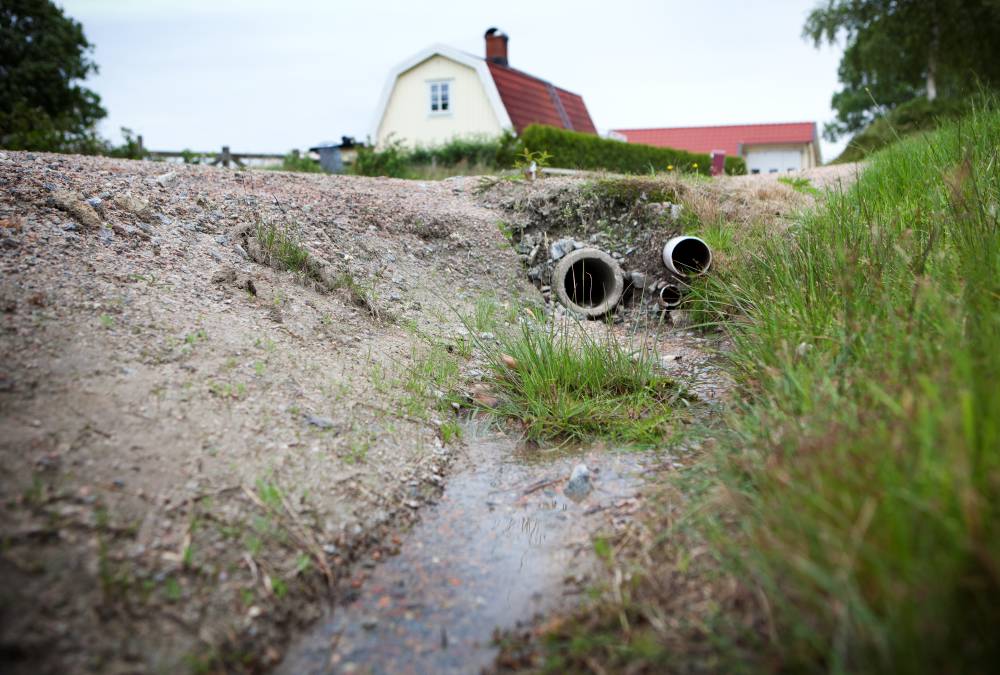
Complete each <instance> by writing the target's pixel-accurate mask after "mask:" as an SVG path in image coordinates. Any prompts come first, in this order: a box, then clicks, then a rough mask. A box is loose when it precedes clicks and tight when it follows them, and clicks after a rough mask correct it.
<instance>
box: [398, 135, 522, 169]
mask: <svg viewBox="0 0 1000 675" xmlns="http://www.w3.org/2000/svg"><path fill="white" fill-rule="evenodd" d="M516 144H517V141H516V138H515V137H514V135H513V134H512V133H510V132H509V131H506V132H504V133H503V134H502V135H500V136H494V137H490V136H482V135H479V136H465V137H462V136H456V137H455V138H452V139H451V140H450V141H448V142H446V143H444V144H443V145H437V146H431V147H425V146H417V147H416V148H414V149H413V150H411V151H410V152H409V154H408V159H409V161H410V162H411V163H412V164H437V165H440V166H456V165H458V164H462V163H465V164H468V165H473V166H486V167H490V168H492V169H497V168H502V169H506V168H510V166H511V165H512V164H513V162H514V148H515V146H516Z"/></svg>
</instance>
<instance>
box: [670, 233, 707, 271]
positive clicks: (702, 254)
mask: <svg viewBox="0 0 1000 675" xmlns="http://www.w3.org/2000/svg"><path fill="white" fill-rule="evenodd" d="M663 264H664V265H666V266H667V269H668V270H670V271H671V272H673V273H674V274H676V275H678V276H681V277H687V276H700V275H702V274H705V272H707V271H708V269H709V268H710V267H711V266H712V249H710V248H709V247H708V244H706V243H705V242H704V241H703V240H701V239H699V238H698V237H687V236H685V237H674V238H672V239H670V240H669V241H668V242H667V243H666V244H664V246H663Z"/></svg>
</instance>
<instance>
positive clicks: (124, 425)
mask: <svg viewBox="0 0 1000 675" xmlns="http://www.w3.org/2000/svg"><path fill="white" fill-rule="evenodd" d="M844 170H845V169H838V171H844ZM827 174H829V175H830V176H832V175H833V172H827ZM827 174H822V175H827ZM838 175H839V174H838ZM727 181H731V184H727V185H729V187H722V188H717V189H719V190H721V191H722V192H720V194H722V193H726V194H737V193H739V194H743V193H744V192H746V193H747V194H749V195H750V196H749V197H747V199H748V200H749V201H748V202H746V203H747V204H750V205H751V206H753V205H754V204H759V203H762V202H763V201H766V199H770V198H771V197H770V196H769V195H771V193H770V192H768V190H774V189H777V190H779V191H784V192H787V193H788V194H791V188H788V187H787V186H785V185H777V184H776V183H773V181H771V179H770V178H769V177H754V178H742V179H727ZM576 184H579V181H577V183H576ZM816 184H820V183H819V182H818V181H817V182H816ZM572 185H573V182H572V179H558V180H556V181H554V182H551V183H548V182H546V186H545V187H542V186H524V185H522V186H514V187H508V186H501V187H500V188H498V189H495V190H488V191H486V192H485V193H484V190H483V184H482V182H481V181H480V180H479V179H475V178H455V179H448V180H444V181H440V182H413V181H399V180H391V179H365V178H353V177H341V176H315V175H304V174H287V173H272V172H262V171H253V172H248V171H233V170H228V169H221V168H211V167H198V166H180V165H167V164H163V163H154V162H132V161H125V160H112V159H106V158H90V157H76V156H61V155H48V154H31V153H11V152H9V153H0V188H2V192H0V269H2V279H0V317H2V329H0V330H2V332H0V429H2V433H0V508H2V509H3V521H2V523H0V542H2V544H0V575H2V579H3V584H2V588H0V663H3V664H4V670H5V672H11V673H18V672H24V673H28V672H31V673H47V672H52V673H56V672H101V673H126V672H177V671H178V670H190V671H196V672H197V671H206V670H212V669H215V668H217V667H218V666H219V664H224V665H225V667H226V668H227V669H229V670H247V671H258V670H261V669H266V668H268V667H269V666H270V665H273V664H275V663H277V662H278V661H279V659H280V658H281V656H282V650H283V649H284V647H285V645H287V642H288V639H289V636H290V635H292V634H294V633H295V632H297V631H298V630H299V629H300V628H301V627H302V626H304V625H306V624H308V623H309V622H310V621H312V620H313V619H315V618H316V617H317V616H318V615H319V614H320V613H321V611H322V610H323V608H325V607H326V606H328V605H329V603H330V602H331V601H334V602H335V601H336V599H337V598H339V597H341V596H343V595H344V594H345V593H350V592H351V589H357V588H359V587H360V586H361V585H362V584H363V583H364V579H365V577H366V576H367V574H368V573H369V571H370V570H371V569H372V567H374V565H375V564H376V563H377V561H378V560H380V559H382V558H384V557H385V556H388V555H392V554H393V553H394V552H395V549H396V547H398V545H399V542H400V538H401V533H402V532H403V531H404V530H405V529H406V528H407V527H408V525H409V524H410V523H412V522H413V520H414V519H415V518H416V517H417V515H418V514H419V512H420V509H421V507H422V506H423V505H424V504H426V503H428V502H430V501H433V500H434V499H435V498H436V496H437V495H438V494H439V493H440V490H441V489H442V487H443V485H444V483H445V481H446V478H447V475H448V470H449V465H450V463H451V461H452V459H453V457H454V455H455V454H456V453H460V452H461V447H462V446H461V443H460V442H459V441H457V440H455V439H454V438H453V436H452V434H451V433H450V431H449V425H450V424H451V421H449V419H448V418H447V416H446V415H445V414H442V412H441V411H442V408H444V409H446V408H447V406H441V405H439V402H438V400H437V399H438V398H440V397H443V396H444V395H446V394H447V392H439V391H434V390H431V391H429V392H427V395H426V396H423V395H419V396H415V395H414V393H413V391H411V390H408V389H407V387H408V385H407V384H406V382H407V377H408V376H407V374H408V372H410V371H411V370H413V369H420V368H423V369H424V371H421V372H425V373H433V370H434V369H435V368H439V367H440V364H439V363H437V362H435V361H432V360H427V356H426V353H427V351H428V350H431V349H434V345H437V346H445V347H446V348H447V350H448V352H449V353H451V354H457V355H459V356H456V362H457V363H458V367H459V369H460V377H459V380H460V382H462V383H463V386H466V385H469V384H470V383H471V382H472V381H474V380H476V379H478V378H481V377H482V373H481V372H480V371H479V369H478V367H477V364H476V363H475V359H474V358H473V359H469V358H468V357H469V353H468V352H467V347H468V331H467V329H466V327H465V326H464V325H463V323H462V321H461V320H460V316H461V315H463V314H466V315H467V314H470V313H472V312H474V311H475V305H476V301H477V300H478V299H480V298H483V297H491V298H494V299H495V300H496V301H497V302H498V303H499V305H500V306H504V304H505V303H507V304H510V303H513V302H514V301H525V300H526V301H529V302H539V301H540V300H541V296H540V295H539V294H538V292H537V291H536V290H535V289H534V288H533V287H532V286H531V284H530V283H528V278H527V276H526V275H525V270H524V266H523V264H522V263H523V262H524V256H523V255H522V256H521V257H520V258H519V256H518V254H517V251H516V249H515V248H512V247H511V242H509V241H508V239H506V238H505V235H504V233H502V232H501V229H502V228H501V227H498V223H500V222H501V221H506V220H509V219H510V218H511V217H512V216H511V209H512V208H513V207H514V203H515V202H517V203H520V204H523V203H528V202H530V201H531V199H533V197H532V195H533V194H535V193H538V191H542V192H544V191H546V190H549V191H551V190H557V191H558V190H563V189H564V188H565V189H572V187H571V186H572ZM567 186H568V187H567ZM768 186H770V187H768ZM713 189H716V188H713ZM511 190H513V191H517V190H521V191H524V194H522V195H521V196H520V197H517V198H516V199H515V198H513V197H512V196H511V192H510V191H511ZM761 190H763V193H762V192H761ZM539 194H541V193H539ZM754 195H756V196H754ZM535 196H536V197H537V196H538V195H537V194H535ZM785 197H786V198H787V199H786V201H787V200H790V199H791V197H788V195H787V194H786V195H785ZM796 199H797V198H796ZM706 203H707V202H706ZM734 203H741V202H738V200H737V202H734ZM800 203H801V202H800V201H795V204H800ZM765 208H766V207H765ZM267 228H271V229H272V231H274V230H275V229H276V230H277V231H279V232H285V233H289V234H290V236H292V237H293V238H294V240H295V241H296V242H298V243H299V244H300V245H301V247H302V248H303V249H304V250H305V251H308V253H309V258H310V263H309V266H308V270H307V273H301V272H298V273H297V272H291V271H281V270H280V269H276V267H275V266H273V265H268V264H266V263H267V262H268V259H267V256H264V255H262V254H261V248H262V245H261V242H262V237H263V236H264V235H263V234H262V233H263V232H265V231H266V230H267ZM508 235H509V233H508ZM277 267H280V265H278V266H277ZM703 342H704V340H703V338H701V337H698V336H695V335H694V334H692V333H677V332H675V333H674V334H673V335H671V336H670V337H669V341H668V342H667V343H665V344H668V347H667V350H668V353H671V352H672V353H673V354H674V357H675V359H674V362H672V363H670V364H667V365H665V367H666V368H667V369H668V370H670V369H675V370H677V372H678V373H681V372H687V375H688V376H690V377H694V378H697V377H699V376H705V377H707V380H708V383H707V384H705V385H704V386H705V387H706V389H705V391H704V392H703V395H704V396H705V398H708V399H711V398H713V397H715V396H717V395H718V393H719V392H718V389H719V381H718V378H714V379H713V376H712V375H711V372H712V368H711V367H710V366H708V365H705V364H706V363H707V356H706V351H705V350H704V349H703V347H704V345H703V344H702V343H703ZM679 355H685V359H677V358H676V356H679ZM688 364H690V365H688ZM702 366H704V367H702ZM692 368H693V369H694V370H693V371H691V372H688V371H689V370H690V369H692ZM428 369H429V370H428ZM706 374H707V375H706ZM695 386H702V385H699V384H698V383H697V382H696V383H695Z"/></svg>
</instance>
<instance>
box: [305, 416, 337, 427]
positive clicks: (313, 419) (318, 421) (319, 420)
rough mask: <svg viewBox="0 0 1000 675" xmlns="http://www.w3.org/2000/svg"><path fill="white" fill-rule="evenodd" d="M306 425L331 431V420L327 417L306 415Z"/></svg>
mask: <svg viewBox="0 0 1000 675" xmlns="http://www.w3.org/2000/svg"><path fill="white" fill-rule="evenodd" d="M306 423H307V424H311V425H312V426H314V427H319V428H320V429H332V428H333V420H332V419H330V418H329V417H319V416H318V415H306Z"/></svg>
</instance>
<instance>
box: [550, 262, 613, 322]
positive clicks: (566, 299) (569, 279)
mask: <svg viewBox="0 0 1000 675" xmlns="http://www.w3.org/2000/svg"><path fill="white" fill-rule="evenodd" d="M552 290H553V291H555V293H556V295H557V297H558V298H559V302H561V303H562V304H563V305H565V306H566V307H568V308H569V309H571V310H573V311H574V312H577V313H579V314H583V315H584V316H587V317H590V318H592V319H593V318H597V317H599V316H603V315H604V314H607V313H608V312H610V311H611V310H612V309H614V308H615V305H617V304H618V302H619V301H620V300H621V299H622V293H623V292H624V291H625V282H624V280H623V279H622V271H621V268H620V267H619V266H618V263H617V262H615V259H614V258H612V257H611V256H609V255H608V254H607V253H605V252H604V251H600V250H598V249H595V248H587V249H578V250H576V251H573V252H572V253H570V254H568V255H567V256H565V257H564V258H563V259H562V260H560V261H559V264H558V265H556V268H555V270H553V272H552Z"/></svg>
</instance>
